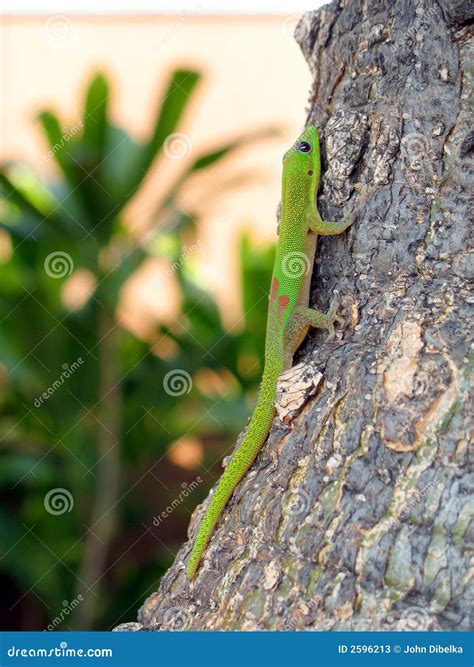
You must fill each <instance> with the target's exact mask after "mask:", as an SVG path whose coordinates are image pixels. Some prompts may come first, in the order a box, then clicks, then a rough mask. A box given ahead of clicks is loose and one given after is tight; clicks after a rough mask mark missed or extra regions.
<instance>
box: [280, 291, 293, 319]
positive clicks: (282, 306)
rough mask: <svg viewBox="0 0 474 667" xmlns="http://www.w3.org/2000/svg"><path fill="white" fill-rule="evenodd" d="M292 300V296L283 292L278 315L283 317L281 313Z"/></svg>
mask: <svg viewBox="0 0 474 667" xmlns="http://www.w3.org/2000/svg"><path fill="white" fill-rule="evenodd" d="M289 301H290V298H289V297H288V296H287V295H286V294H282V295H281V297H280V298H279V299H278V312H277V317H281V314H282V313H283V311H284V310H285V308H286V307H287V305H288V303H289Z"/></svg>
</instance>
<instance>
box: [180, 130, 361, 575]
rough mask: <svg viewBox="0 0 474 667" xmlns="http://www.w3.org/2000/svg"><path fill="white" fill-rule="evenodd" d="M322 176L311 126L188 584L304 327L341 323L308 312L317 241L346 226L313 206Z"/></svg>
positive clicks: (290, 174) (256, 444)
mask: <svg viewBox="0 0 474 667" xmlns="http://www.w3.org/2000/svg"><path fill="white" fill-rule="evenodd" d="M320 176H321V156H320V152H319V136H318V132H317V130H316V128H315V127H314V126H313V125H309V126H308V127H306V128H305V130H304V132H303V133H302V134H301V135H300V136H299V137H298V139H297V141H296V142H295V144H294V145H293V146H292V147H291V148H290V149H289V150H288V151H287V152H286V153H285V154H284V156H283V175H282V197H281V215H280V225H279V230H278V234H279V236H278V243H277V247H276V254H275V263H274V267H273V274H272V279H271V286H270V293H269V303H268V318H267V329H266V339H265V357H264V368H263V373H262V381H261V384H260V390H259V393H258V398H257V402H256V405H255V408H254V411H253V414H252V416H251V418H250V421H249V424H248V427H247V430H246V432H245V435H244V437H243V440H242V442H241V444H240V445H239V446H238V447H237V449H236V450H235V452H234V454H233V456H232V458H231V459H230V461H229V463H228V465H227V467H226V469H225V471H224V473H223V474H222V476H221V478H220V480H219V482H218V484H217V487H216V489H215V491H214V493H213V495H212V497H211V500H210V502H209V506H208V508H207V511H206V512H205V514H204V517H203V519H202V521H201V523H200V525H199V528H198V531H197V534H196V537H195V539H194V544H193V547H192V551H191V555H190V557H189V560H188V563H187V566H186V572H187V575H188V577H189V579H193V578H194V576H195V574H196V571H197V569H198V567H199V564H200V562H201V558H202V556H203V553H204V551H205V549H206V547H207V544H208V542H209V539H210V538H211V535H212V533H213V531H214V528H215V526H216V523H217V522H218V520H219V518H220V516H221V514H222V512H223V511H224V508H225V506H226V505H227V503H228V501H229V499H230V497H231V496H232V494H233V492H234V490H235V488H236V487H237V485H238V484H239V482H240V480H241V479H242V478H243V476H244V475H245V473H246V472H247V471H248V470H249V468H250V467H251V465H252V463H253V462H254V460H255V458H256V456H257V454H258V452H259V451H260V449H261V448H262V446H263V444H264V443H265V440H266V438H267V435H268V433H269V431H270V427H271V424H272V421H273V418H274V416H275V413H276V409H275V399H276V390H277V382H278V378H279V376H280V374H281V373H283V372H284V371H285V370H287V369H289V368H290V367H291V365H292V362H293V355H294V353H295V352H296V350H297V349H298V347H299V346H300V344H301V343H302V342H303V340H304V338H305V336H306V334H307V332H308V329H309V327H316V328H318V329H325V330H327V331H328V332H329V338H333V337H334V323H335V322H338V323H340V324H344V320H343V319H342V317H341V316H339V315H338V314H337V310H338V307H339V303H338V300H337V297H333V299H332V301H331V303H330V305H329V310H328V311H327V313H324V312H321V311H319V310H315V309H312V308H310V307H309V298H310V287H311V273H312V268H313V263H314V255H315V251H316V243H317V238H318V235H330V234H341V233H342V232H343V231H344V230H345V229H347V227H349V225H351V224H352V219H351V220H341V221H339V222H327V221H324V220H322V218H321V216H320V214H319V212H318V208H317V202H316V195H317V190H318V186H319V181H320Z"/></svg>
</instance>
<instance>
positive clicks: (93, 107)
mask: <svg viewBox="0 0 474 667" xmlns="http://www.w3.org/2000/svg"><path fill="white" fill-rule="evenodd" d="M109 95H110V89H109V84H108V81H107V79H106V78H105V76H104V74H102V73H99V74H97V75H96V76H95V77H94V78H93V79H92V81H91V83H90V85H89V87H88V89H87V93H86V100H85V104H84V114H83V124H84V135H83V142H84V144H85V146H86V148H87V150H88V151H90V152H91V154H92V156H93V160H94V162H95V163H96V164H99V163H100V162H101V161H102V160H103V158H104V150H105V141H106V134H107V109H108V100H109Z"/></svg>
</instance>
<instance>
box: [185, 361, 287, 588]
mask: <svg viewBox="0 0 474 667" xmlns="http://www.w3.org/2000/svg"><path fill="white" fill-rule="evenodd" d="M281 357H282V355H278V359H272V360H271V361H270V363H269V362H268V361H266V363H265V369H264V371H263V377H262V384H261V387H260V392H259V395H258V399H257V403H256V405H255V409H254V411H253V414H252V417H251V419H250V422H249V425H248V428H247V432H246V434H245V436H244V438H243V440H242V442H241V443H240V445H239V447H238V448H237V450H236V451H235V452H234V454H233V456H232V459H231V460H230V462H229V464H228V465H227V468H226V469H225V471H224V473H223V475H222V477H221V478H220V480H219V483H218V484H217V487H216V490H215V492H214V495H213V496H212V498H211V501H210V503H209V506H208V508H207V510H206V513H205V515H204V517H203V519H202V521H201V524H200V526H199V530H198V532H197V535H196V538H195V540H194V545H193V548H192V551H191V555H190V557H189V561H188V564H187V567H186V572H187V575H188V577H189V579H192V578H193V577H194V575H195V574H196V571H197V569H198V567H199V563H200V562H201V558H202V555H203V553H204V551H205V549H206V547H207V544H208V542H209V540H210V538H211V535H212V533H213V532H214V528H215V525H216V523H217V522H218V520H219V518H220V516H221V514H222V512H223V511H224V508H225V506H226V505H227V503H228V501H229V499H230V497H231V496H232V494H233V492H234V490H235V488H236V486H237V485H238V483H239V482H240V480H241V479H242V477H243V476H244V475H245V473H246V472H247V470H248V469H249V468H250V466H251V465H252V463H253V462H254V461H255V458H256V456H257V454H258V452H259V451H260V449H261V447H262V445H263V443H264V442H265V440H266V438H267V435H268V432H269V430H270V426H271V424H272V421H273V418H274V416H275V397H276V387H277V382H278V377H279V375H280V373H281V372H282V370H283V367H282V361H281Z"/></svg>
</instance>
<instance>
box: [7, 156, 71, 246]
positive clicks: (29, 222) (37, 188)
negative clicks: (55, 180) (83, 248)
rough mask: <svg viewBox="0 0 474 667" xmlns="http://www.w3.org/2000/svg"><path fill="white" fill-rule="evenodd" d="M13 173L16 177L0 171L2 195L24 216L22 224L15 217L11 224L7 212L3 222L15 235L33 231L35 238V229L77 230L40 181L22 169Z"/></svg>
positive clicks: (55, 231) (56, 232)
mask: <svg viewBox="0 0 474 667" xmlns="http://www.w3.org/2000/svg"><path fill="white" fill-rule="evenodd" d="M12 176H13V177H14V180H12V179H11V178H10V177H9V176H7V174H6V173H5V172H0V196H1V197H2V199H4V200H5V201H6V202H7V203H11V204H14V205H16V206H18V208H19V209H20V210H21V212H22V214H23V216H24V217H23V219H22V220H21V222H20V224H19V225H15V224H13V220H12V221H11V222H12V224H9V222H10V220H8V217H9V216H8V215H7V216H6V217H7V219H6V220H4V221H3V222H2V223H1V226H2V227H3V228H4V229H7V230H8V231H10V232H11V233H12V234H15V235H16V236H23V237H26V236H30V235H31V236H32V240H34V238H33V232H35V231H38V233H40V232H41V233H43V232H44V231H45V229H47V231H48V233H49V234H50V236H56V235H58V234H61V230H62V233H64V232H65V231H67V232H68V233H70V232H71V231H74V230H73V229H72V225H71V224H70V220H69V219H68V218H67V217H65V216H63V215H62V214H61V208H60V206H59V203H58V202H57V201H56V199H55V198H54V197H53V196H52V195H51V193H50V192H48V191H47V190H46V188H44V186H43V185H42V184H41V183H40V182H39V181H38V182H36V181H33V180H31V179H30V178H29V177H28V174H27V173H26V172H25V171H24V170H22V169H19V170H16V171H15V172H14V173H13V174H12ZM10 217H12V216H10ZM76 235H77V234H76Z"/></svg>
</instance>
